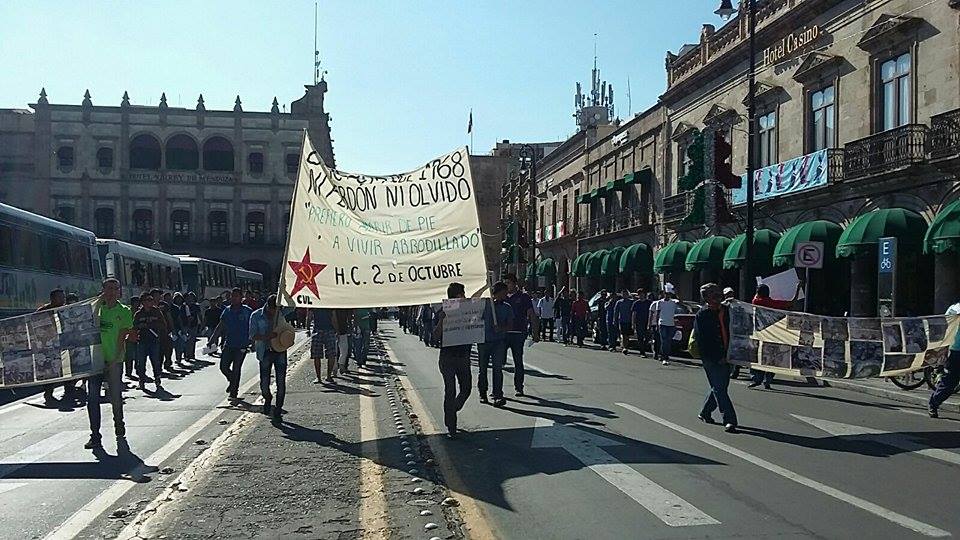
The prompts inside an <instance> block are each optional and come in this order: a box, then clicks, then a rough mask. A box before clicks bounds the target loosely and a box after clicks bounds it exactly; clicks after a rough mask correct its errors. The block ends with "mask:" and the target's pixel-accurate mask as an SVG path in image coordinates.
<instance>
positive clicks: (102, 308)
mask: <svg viewBox="0 0 960 540" xmlns="http://www.w3.org/2000/svg"><path fill="white" fill-rule="evenodd" d="M119 299H120V282H119V281H117V280H116V279H114V278H107V279H105V280H103V292H101V293H100V299H99V300H97V302H98V305H97V312H98V318H99V321H100V350H101V351H102V353H103V361H104V370H103V371H102V372H100V373H97V374H96V375H93V376H91V377H90V378H88V379H87V417H88V418H89V420H90V440H88V441H87V443H86V444H85V445H83V447H84V448H86V449H87V450H100V449H102V448H103V444H102V442H101V441H102V437H101V436H100V391H101V389H102V388H103V383H104V381H106V382H107V383H108V385H109V392H110V405H111V407H112V408H113V427H114V433H115V434H116V436H117V450H118V451H119V452H121V453H123V452H128V451H129V449H130V447H129V446H128V445H127V439H126V436H127V429H126V426H125V425H124V423H123V358H124V345H125V343H126V342H127V341H136V340H137V333H136V331H135V330H134V329H133V315H132V314H131V313H130V308H128V307H127V306H125V305H123V304H121V303H120V302H119V301H118V300H119Z"/></svg>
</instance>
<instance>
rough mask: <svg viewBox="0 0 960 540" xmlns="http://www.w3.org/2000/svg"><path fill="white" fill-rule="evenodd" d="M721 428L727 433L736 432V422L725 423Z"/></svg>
mask: <svg viewBox="0 0 960 540" xmlns="http://www.w3.org/2000/svg"><path fill="white" fill-rule="evenodd" d="M723 430H724V431H726V432H727V433H736V432H737V425H736V424H727V425H725V426H723Z"/></svg>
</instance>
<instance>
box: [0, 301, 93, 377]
mask: <svg viewBox="0 0 960 540" xmlns="http://www.w3.org/2000/svg"><path fill="white" fill-rule="evenodd" d="M96 305H97V304H96V301H95V300H87V301H85V302H79V303H76V304H70V305H67V306H63V307H59V308H55V309H50V310H46V311H40V312H37V313H30V314H27V315H21V316H19V317H10V318H8V319H2V320H0V388H4V387H13V386H31V385H36V384H52V383H58V382H64V381H69V380H72V379H79V378H82V377H89V376H90V375H93V374H95V373H99V372H101V371H103V353H102V352H101V350H100V324H99V320H98V317H97V311H96Z"/></svg>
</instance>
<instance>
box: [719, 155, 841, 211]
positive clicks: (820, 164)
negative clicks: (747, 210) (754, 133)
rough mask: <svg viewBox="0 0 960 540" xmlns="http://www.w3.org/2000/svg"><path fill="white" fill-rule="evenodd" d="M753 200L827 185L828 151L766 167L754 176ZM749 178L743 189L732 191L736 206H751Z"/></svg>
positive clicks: (745, 176) (743, 178)
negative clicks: (748, 198)
mask: <svg viewBox="0 0 960 540" xmlns="http://www.w3.org/2000/svg"><path fill="white" fill-rule="evenodd" d="M753 178H754V182H753V186H754V187H753V198H754V200H755V201H762V200H763V199H769V198H772V197H779V196H780V195H787V194H789V193H797V192H800V191H806V190H808V189H813V188H818V187H822V186H825V185H827V181H828V180H829V178H827V150H825V149H824V150H818V151H816V152H814V153H812V154H807V155H805V156H800V157H798V158H794V159H791V160H790V161H784V162H782V163H777V164H776V165H770V166H769V167H764V168H762V169H759V170H757V171H754V174H753ZM746 179H747V175H746V174H744V175H743V176H742V177H741V180H743V182H742V184H741V185H742V187H740V188H737V189H733V190H731V191H730V195H731V198H732V201H733V204H735V205H736V204H743V203H745V202H747V182H746Z"/></svg>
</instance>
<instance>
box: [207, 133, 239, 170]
mask: <svg viewBox="0 0 960 540" xmlns="http://www.w3.org/2000/svg"><path fill="white" fill-rule="evenodd" d="M203 170H205V171H224V172H233V170H234V164H233V145H232V144H230V141H228V140H227V139H225V138H223V137H211V138H209V139H207V142H205V143H203Z"/></svg>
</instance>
